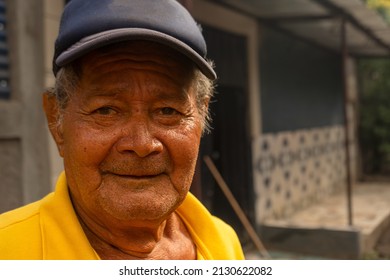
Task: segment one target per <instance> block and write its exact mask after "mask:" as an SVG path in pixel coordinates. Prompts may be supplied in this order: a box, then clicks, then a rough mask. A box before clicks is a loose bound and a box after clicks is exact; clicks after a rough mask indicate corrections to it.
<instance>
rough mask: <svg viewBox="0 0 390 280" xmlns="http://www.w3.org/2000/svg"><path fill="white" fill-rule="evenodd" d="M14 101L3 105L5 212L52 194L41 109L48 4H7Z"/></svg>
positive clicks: (0, 206)
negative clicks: (46, 8) (46, 5)
mask: <svg viewBox="0 0 390 280" xmlns="http://www.w3.org/2000/svg"><path fill="white" fill-rule="evenodd" d="M6 4H7V22H8V26H7V29H8V34H9V36H8V44H9V47H10V64H11V75H10V83H11V98H10V100H3V101H1V102H0V112H1V117H0V212H3V211H6V210H9V209H12V208H15V207H18V206H20V205H23V204H26V203H28V202H31V201H34V200H37V199H39V198H41V197H42V196H44V195H45V194H46V193H47V192H48V191H49V189H50V182H49V178H50V165H49V161H48V156H47V146H48V141H47V129H46V125H45V119H44V115H43V111H42V109H41V103H42V101H41V100H42V99H41V93H42V91H43V89H44V81H43V76H44V75H43V73H44V65H43V39H44V37H43V36H44V35H43V34H44V32H43V26H44V21H43V14H44V9H43V7H44V6H43V2H42V1H41V0H34V1H25V0H12V1H11V0H10V1H7V3H6Z"/></svg>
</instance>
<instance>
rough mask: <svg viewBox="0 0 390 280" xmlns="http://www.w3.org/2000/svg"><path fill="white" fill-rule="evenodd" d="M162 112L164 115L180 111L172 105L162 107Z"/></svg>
mask: <svg viewBox="0 0 390 280" xmlns="http://www.w3.org/2000/svg"><path fill="white" fill-rule="evenodd" d="M160 113H161V114H162V115H175V114H178V113H179V112H178V111H177V110H175V109H173V108H171V107H164V108H161V109H160Z"/></svg>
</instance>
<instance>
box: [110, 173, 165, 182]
mask: <svg viewBox="0 0 390 280" xmlns="http://www.w3.org/2000/svg"><path fill="white" fill-rule="evenodd" d="M108 174H110V175H113V176H117V177H120V178H124V179H132V180H148V179H154V178H157V177H159V176H161V175H162V174H163V173H158V174H144V175H138V174H137V175H134V174H118V173H111V172H109V173H108Z"/></svg>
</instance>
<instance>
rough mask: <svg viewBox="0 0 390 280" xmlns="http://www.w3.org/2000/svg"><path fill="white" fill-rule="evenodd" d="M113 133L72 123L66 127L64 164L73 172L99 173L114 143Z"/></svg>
mask: <svg viewBox="0 0 390 280" xmlns="http://www.w3.org/2000/svg"><path fill="white" fill-rule="evenodd" d="M113 137H115V136H114V134H113V133H104V132H103V131H100V130H95V129H91V128H90V126H88V125H83V124H78V123H76V122H70V124H69V125H68V126H66V127H64V147H63V153H64V163H65V166H66V167H68V168H73V169H75V170H73V172H76V171H77V169H79V171H80V172H86V171H88V169H90V171H97V168H98V166H99V164H100V163H101V162H102V161H103V160H104V158H105V156H106V155H107V153H108V151H109V149H110V148H111V146H112V142H113Z"/></svg>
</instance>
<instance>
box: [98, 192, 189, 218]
mask: <svg viewBox="0 0 390 280" xmlns="http://www.w3.org/2000/svg"><path fill="white" fill-rule="evenodd" d="M183 199H184V198H183ZM183 199H181V198H180V197H160V198H159V199H158V200H150V199H143V200H136V199H129V200H125V199H120V200H115V201H113V200H108V201H107V200H106V199H102V200H101V203H100V206H101V208H102V210H103V211H104V212H105V213H106V214H108V216H110V217H112V218H114V219H115V220H120V221H127V222H132V221H133V222H136V221H139V222H141V221H150V222H152V221H158V222H162V221H163V220H165V219H166V218H167V217H168V216H169V215H170V214H171V213H172V212H174V211H175V210H176V209H177V208H178V207H179V206H180V204H181V202H182V201H183Z"/></svg>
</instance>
